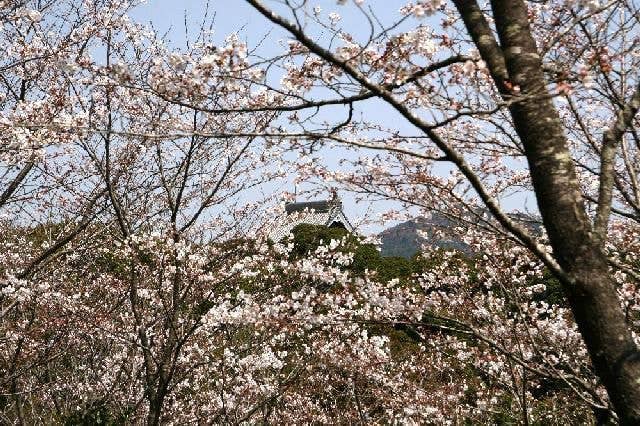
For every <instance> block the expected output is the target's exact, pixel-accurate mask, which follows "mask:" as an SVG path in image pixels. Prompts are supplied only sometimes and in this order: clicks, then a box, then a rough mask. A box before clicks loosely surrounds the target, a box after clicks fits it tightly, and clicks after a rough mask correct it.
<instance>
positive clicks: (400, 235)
mask: <svg viewBox="0 0 640 426" xmlns="http://www.w3.org/2000/svg"><path fill="white" fill-rule="evenodd" d="M509 216H510V217H511V218H512V219H513V220H515V221H516V222H519V223H520V224H522V225H524V226H525V227H526V228H528V229H529V230H531V231H532V232H533V233H534V234H539V233H540V232H541V230H542V225H541V223H540V221H539V219H538V218H535V217H533V216H530V215H527V214H524V213H512V214H509ZM455 227H456V222H455V220H453V219H451V218H449V217H447V216H445V215H443V214H441V213H432V215H431V217H429V218H425V217H418V218H415V219H411V220H408V221H406V222H403V223H400V224H398V225H396V226H393V227H391V228H388V229H385V230H384V231H382V232H381V233H380V234H378V237H379V238H380V242H381V246H380V251H381V255H382V256H385V257H391V256H399V257H405V258H410V257H411V256H413V255H414V254H416V253H417V252H419V251H420V250H421V249H422V246H423V245H424V244H426V245H428V246H430V247H439V248H444V249H455V250H459V251H462V252H466V253H468V252H470V251H471V250H470V247H469V246H468V245H467V244H465V242H464V241H463V240H462V236H461V235H458V234H457V233H456V231H455V229H454V228H455ZM419 231H421V233H422V234H423V235H426V238H425V237H424V236H421V235H420V233H419Z"/></svg>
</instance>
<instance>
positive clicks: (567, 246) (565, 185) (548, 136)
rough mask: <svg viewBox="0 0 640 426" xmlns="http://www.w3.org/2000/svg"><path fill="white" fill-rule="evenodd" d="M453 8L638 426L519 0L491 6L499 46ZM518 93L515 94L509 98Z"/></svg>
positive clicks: (603, 371)
mask: <svg viewBox="0 0 640 426" xmlns="http://www.w3.org/2000/svg"><path fill="white" fill-rule="evenodd" d="M455 3H456V6H457V8H458V10H459V11H460V13H461V14H462V16H463V19H464V22H465V25H466V27H467V29H468V31H469V33H470V34H471V36H472V38H473V40H474V43H475V44H476V46H477V47H478V49H479V50H480V53H481V55H482V57H483V59H484V60H485V62H486V63H487V64H488V66H489V68H490V70H491V74H492V77H493V79H494V81H495V83H496V86H497V87H498V89H499V90H500V91H501V93H502V95H503V97H504V98H505V99H506V100H511V101H516V102H514V103H513V104H511V106H510V108H509V109H510V112H511V116H512V118H513V123H514V126H515V129H516V131H517V133H518V135H519V137H520V140H521V141H522V144H523V146H524V149H525V153H526V156H527V160H528V163H529V170H530V174H531V179H532V183H533V187H534V191H535V194H536V199H537V202H538V207H539V209H540V213H541V215H542V219H543V222H544V226H545V228H546V230H547V233H548V235H549V239H550V242H551V246H552V247H553V252H554V257H555V258H556V260H557V261H558V263H559V264H560V266H561V267H562V268H563V269H564V270H565V271H566V272H567V273H568V276H569V277H570V278H571V281H566V280H565V282H564V288H565V293H566V294H567V297H568V300H569V303H570V305H571V308H572V311H573V314H574V317H575V320H576V322H577V324H578V327H579V329H580V332H581V333H582V336H583V338H584V341H585V344H586V346H587V348H588V350H589V354H590V356H591V360H592V362H593V365H594V367H595V370H596V373H597V374H598V376H599V377H600V378H601V380H602V383H603V384H604V386H605V387H606V389H607V392H608V394H609V397H610V399H611V401H612V404H613V406H614V408H615V410H616V412H617V414H618V416H619V419H620V422H621V423H623V424H640V355H639V352H638V348H637V346H636V345H635V343H634V341H633V339H632V335H631V331H630V330H629V328H628V326H627V323H626V321H625V317H624V313H623V311H622V308H621V306H620V301H619V299H618V296H617V294H616V289H615V283H614V281H613V279H612V276H611V274H610V272H609V269H608V262H607V258H606V255H605V253H604V251H603V248H602V244H601V242H600V240H599V238H597V236H596V235H595V233H594V231H593V229H592V226H591V222H590V219H589V217H588V216H587V213H586V210H585V206H584V203H583V200H582V195H581V192H580V186H579V183H578V178H577V174H576V170H575V167H574V164H573V159H572V157H571V153H570V151H569V149H568V147H567V140H566V138H565V135H564V132H563V129H562V123H561V120H560V117H559V115H558V112H557V110H556V109H555V107H554V105H553V102H552V101H551V97H550V93H549V91H548V90H547V85H546V80H545V77H544V74H543V72H542V61H541V58H540V56H539V54H538V50H537V47H536V44H535V41H534V39H533V37H532V34H531V30H530V28H529V22H528V18H527V6H526V4H525V3H524V2H523V1H522V0H515V1H514V0H508V1H507V0H492V1H491V5H492V10H493V17H494V19H495V23H496V29H497V31H498V35H499V39H500V45H498V43H497V42H496V40H495V37H494V36H493V34H492V32H491V29H490V26H489V24H488V23H487V21H486V20H485V18H484V16H483V14H482V11H481V10H480V9H479V7H478V5H477V3H476V1H475V0H470V1H469V0H457V1H456V2H455ZM513 88H518V89H519V92H518V90H513Z"/></svg>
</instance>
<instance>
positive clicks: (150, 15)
mask: <svg viewBox="0 0 640 426" xmlns="http://www.w3.org/2000/svg"><path fill="white" fill-rule="evenodd" d="M406 3H407V2H406V1H404V0H368V4H369V5H372V6H376V5H377V6H379V7H380V8H382V9H383V10H384V13H381V14H379V15H378V17H379V18H380V19H381V20H382V21H384V22H393V21H394V20H395V19H398V18H399V17H400V14H399V9H400V7H402V6H403V5H405V4H406ZM267 4H268V5H269V6H271V7H276V6H277V4H278V2H276V1H267ZM315 6H319V7H321V9H322V13H323V14H328V13H330V12H338V13H340V15H341V16H342V20H341V21H340V24H339V25H340V26H342V27H343V28H348V29H349V31H350V32H351V33H355V34H358V33H360V34H363V35H364V34H366V32H368V27H367V26H366V25H365V23H366V21H365V20H363V19H362V16H361V14H360V12H359V11H358V10H357V8H356V7H354V6H353V5H349V6H341V5H338V4H337V2H336V1H335V0H315V1H310V2H309V4H308V7H309V9H310V10H311V9H313V7H315ZM382 9H381V10H382ZM206 10H207V1H206V0H182V1H176V0H148V2H147V4H144V5H142V6H139V7H137V8H136V9H135V10H134V11H133V13H131V16H132V18H134V19H135V20H136V21H138V22H141V23H152V24H153V26H154V28H155V29H156V30H157V31H158V33H160V34H164V33H166V34H167V40H168V41H169V42H170V43H169V44H170V45H172V46H175V47H176V48H180V47H182V46H184V45H185V43H186V40H187V32H188V34H189V36H190V37H193V36H195V35H196V34H197V32H198V29H199V28H200V25H201V23H202V22H203V19H204V17H205V11H206ZM208 16H209V19H208V20H207V22H209V21H210V19H211V18H213V17H214V16H215V21H214V22H215V24H214V26H213V29H214V34H215V35H214V38H215V40H216V42H219V43H222V41H223V40H224V38H225V37H226V36H227V35H228V34H230V33H234V32H238V33H239V34H240V36H241V38H242V39H243V40H246V41H247V43H248V45H249V48H250V49H251V48H252V47H254V46H256V45H257V44H258V43H259V42H261V41H262V44H261V46H260V51H259V52H260V53H261V54H263V55H264V56H269V55H272V54H277V53H279V52H281V51H282V45H281V43H280V41H283V40H287V39H289V38H290V36H289V35H288V34H287V33H286V32H284V31H283V30H281V29H279V28H277V27H275V26H274V25H273V24H271V23H270V22H268V21H267V20H266V19H265V18H264V17H262V15H260V14H259V13H258V12H256V11H255V10H254V9H253V8H252V7H251V6H250V5H248V3H247V2H246V1H244V0H210V1H209V2H208ZM185 21H186V26H185ZM415 23H416V22H415V20H412V22H410V25H415ZM424 23H426V24H427V25H428V24H429V22H428V21H426V22H424V21H423V24H424ZM185 27H186V28H187V31H185ZM312 28H313V26H312ZM313 35H314V36H315V37H317V38H321V37H322V36H323V34H322V33H321V32H317V33H314V34H313ZM265 36H267V38H266V39H265ZM264 40H266V41H264ZM360 111H361V112H362V113H365V114H366V116H367V119H368V120H371V121H376V122H378V123H380V124H382V125H385V126H387V127H391V128H395V129H397V130H400V131H401V132H402V133H403V134H405V135H408V134H419V133H416V130H415V128H414V127H413V126H412V125H410V124H409V123H408V122H407V121H406V120H405V119H403V118H402V117H400V116H399V115H398V114H397V113H396V112H395V111H393V110H391V109H390V108H389V107H387V106H386V105H385V104H384V103H382V102H379V101H375V102H368V103H367V104H365V105H363V106H361V110H360ZM328 155H333V156H336V157H339V156H340V155H341V154H340V151H339V150H338V151H334V152H333V153H331V154H328ZM329 160H337V158H332V159H329ZM330 162H331V161H330ZM286 189H287V190H289V191H293V188H286ZM342 195H343V199H344V200H345V205H346V210H347V215H348V216H349V217H350V218H353V219H354V220H355V221H358V219H359V218H360V217H361V216H362V215H363V212H364V211H366V210H367V206H363V205H355V204H354V203H353V198H352V197H351V196H349V195H348V194H342ZM531 201H532V200H531V199H529V200H528V202H527V205H528V206H527V207H529V208H531V207H533V206H532V203H531ZM524 202H525V197H518V198H517V199H516V200H510V201H509V202H507V203H506V205H505V207H506V208H507V209H513V208H517V207H520V208H522V204H523V203H524ZM374 211H380V207H379V206H378V207H375V208H374ZM376 230H378V228H377V227H374V228H371V229H369V230H368V231H369V232H371V231H376Z"/></svg>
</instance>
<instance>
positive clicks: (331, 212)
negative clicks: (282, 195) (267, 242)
mask: <svg viewBox="0 0 640 426" xmlns="http://www.w3.org/2000/svg"><path fill="white" fill-rule="evenodd" d="M300 224H308V225H323V226H331V227H335V226H338V227H342V228H345V229H346V230H347V231H349V232H353V230H354V228H353V225H351V223H350V222H349V220H348V219H347V217H346V215H345V214H344V211H343V209H342V202H341V201H340V199H339V198H338V197H334V198H332V199H329V200H318V201H305V202H299V203H287V204H286V205H285V214H284V215H282V216H281V217H280V218H279V219H278V221H277V223H276V225H275V226H274V228H273V230H272V231H271V232H270V233H269V238H270V239H271V240H272V241H275V242H278V241H280V240H281V239H283V238H284V237H286V236H288V235H289V234H290V233H291V231H292V230H293V228H295V227H296V226H298V225H300Z"/></svg>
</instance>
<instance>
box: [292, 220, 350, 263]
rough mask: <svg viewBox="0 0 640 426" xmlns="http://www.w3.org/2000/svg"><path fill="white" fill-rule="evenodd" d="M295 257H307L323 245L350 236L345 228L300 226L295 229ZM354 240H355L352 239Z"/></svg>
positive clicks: (293, 232)
mask: <svg viewBox="0 0 640 426" xmlns="http://www.w3.org/2000/svg"><path fill="white" fill-rule="evenodd" d="M292 234H293V253H292V254H293V256H294V257H302V256H307V255H308V254H309V253H311V252H313V251H314V250H315V249H317V248H318V247H320V246H321V245H325V244H328V243H329V242H330V241H331V240H339V239H342V238H344V237H347V236H348V235H349V232H347V230H346V229H344V228H330V227H328V226H322V225H309V224H306V223H303V224H300V225H298V226H296V227H295V228H293V230H292ZM352 239H354V238H353V237H352Z"/></svg>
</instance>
